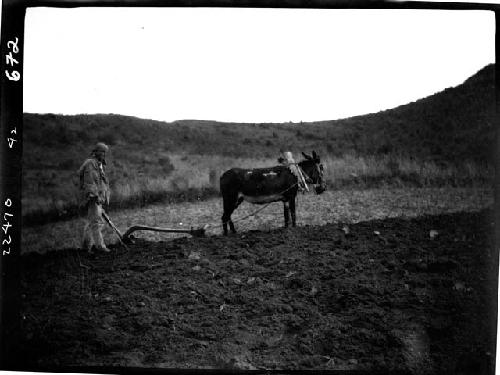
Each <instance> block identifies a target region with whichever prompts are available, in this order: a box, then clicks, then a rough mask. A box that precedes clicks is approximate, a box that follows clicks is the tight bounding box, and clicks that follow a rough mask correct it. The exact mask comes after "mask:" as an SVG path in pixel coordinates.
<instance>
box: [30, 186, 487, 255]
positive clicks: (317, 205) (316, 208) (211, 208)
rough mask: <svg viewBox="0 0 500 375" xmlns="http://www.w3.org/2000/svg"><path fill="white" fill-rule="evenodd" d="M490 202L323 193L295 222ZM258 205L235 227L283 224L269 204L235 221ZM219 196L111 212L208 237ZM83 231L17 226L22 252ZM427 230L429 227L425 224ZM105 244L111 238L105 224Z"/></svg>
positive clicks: (123, 220)
mask: <svg viewBox="0 0 500 375" xmlns="http://www.w3.org/2000/svg"><path fill="white" fill-rule="evenodd" d="M492 204H493V191H492V190H491V189H487V188H405V189H368V190H338V191H327V192H325V193H324V194H322V195H319V196H317V195H314V194H312V193H310V194H305V195H299V196H298V208H297V221H298V225H321V224H325V223H332V222H333V223H335V222H345V223H354V222H359V221H367V220H373V219H382V218H387V217H416V216H421V215H424V214H431V215H433V214H440V213H449V212H460V211H477V210H480V209H483V208H485V207H489V206H491V205H492ZM260 207H262V206H257V205H251V204H248V203H243V204H242V205H241V206H240V207H239V208H238V209H237V210H236V211H235V213H234V214H233V220H234V221H235V222H236V227H237V229H238V230H239V231H242V232H244V231H248V230H255V229H258V230H271V229H273V228H279V227H281V226H282V225H283V213H282V212H283V206H282V204H281V203H273V204H271V205H269V206H268V207H266V208H265V209H264V210H262V211H260V212H259V213H258V214H257V215H255V216H252V217H250V218H248V219H246V220H243V221H240V222H237V220H238V218H241V217H243V216H246V215H248V214H250V213H252V212H254V211H255V210H257V209H258V208H260ZM221 215H222V202H221V199H216V198H213V199H209V200H207V201H200V202H184V203H178V204H171V205H166V204H156V205H151V206H149V207H147V208H143V209H126V210H121V211H117V212H114V213H113V214H112V215H111V216H112V220H113V221H114V223H115V224H116V225H117V226H118V228H120V230H122V231H125V230H126V229H128V228H129V227H130V226H132V225H134V224H143V225H149V226H160V227H167V228H190V227H194V228H197V227H201V226H203V225H205V224H209V225H210V227H209V228H208V230H207V234H208V235H220V234H221V225H220V217H221ZM81 229H82V221H81V219H80V220H78V219H75V220H69V221H64V222H57V223H52V224H45V225H39V226H36V227H25V228H23V230H22V251H23V252H29V251H41V252H43V251H46V250H54V249H62V248H77V247H78V246H79V241H80V236H81ZM430 229H432V228H430ZM137 235H138V236H140V237H144V238H147V239H150V240H154V241H159V240H165V239H169V238H173V237H175V236H176V235H173V234H160V233H155V232H138V233H137ZM105 238H106V241H107V242H108V243H114V242H116V237H115V235H114V233H113V232H112V231H111V230H110V229H109V228H107V229H106V233H105Z"/></svg>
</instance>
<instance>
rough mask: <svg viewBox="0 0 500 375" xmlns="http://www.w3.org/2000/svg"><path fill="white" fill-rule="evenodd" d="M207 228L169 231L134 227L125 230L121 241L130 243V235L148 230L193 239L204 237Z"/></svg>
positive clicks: (167, 229)
mask: <svg viewBox="0 0 500 375" xmlns="http://www.w3.org/2000/svg"><path fill="white" fill-rule="evenodd" d="M206 228H207V225H205V226H204V227H202V228H198V229H193V228H191V229H170V228H158V227H148V226H145V225H134V226H132V227H130V228H129V229H127V231H126V232H125V233H124V234H123V239H124V240H127V241H130V235H131V234H132V233H133V232H136V231H138V230H149V231H153V232H165V233H187V234H190V235H191V236H193V237H204V236H205V229H206Z"/></svg>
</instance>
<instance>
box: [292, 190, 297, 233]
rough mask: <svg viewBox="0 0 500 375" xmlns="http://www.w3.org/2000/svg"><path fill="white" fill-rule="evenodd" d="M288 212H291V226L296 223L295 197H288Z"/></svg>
mask: <svg viewBox="0 0 500 375" xmlns="http://www.w3.org/2000/svg"><path fill="white" fill-rule="evenodd" d="M290 213H291V214H292V227H295V226H296V225H297V223H296V216H295V197H293V198H292V199H290Z"/></svg>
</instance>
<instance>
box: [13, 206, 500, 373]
mask: <svg viewBox="0 0 500 375" xmlns="http://www.w3.org/2000/svg"><path fill="white" fill-rule="evenodd" d="M492 221H493V218H492V214H491V213H490V212H489V211H482V212H480V213H452V214H442V215H437V216H422V217H418V218H406V219H403V218H388V219H384V220H373V221H367V222H359V223H354V224H353V223H350V224H344V223H341V222H337V223H334V224H325V225H315V226H307V225H305V226H301V227H298V228H295V229H287V230H285V229H279V228H278V229H276V228H275V229H269V230H260V231H257V230H254V231H249V232H245V233H239V234H237V235H235V236H229V237H227V238H225V237H222V236H219V235H215V236H209V237H206V238H178V239H174V240H169V241H158V242H146V241H145V240H140V241H137V242H136V244H134V245H133V246H131V247H130V249H129V250H128V251H124V250H122V249H115V250H114V251H113V252H112V253H111V254H99V255H97V256H94V257H91V256H89V255H87V254H85V253H81V252H78V251H75V250H63V251H57V252H51V253H48V254H45V255H39V254H30V255H24V256H23V261H22V265H23V272H22V274H23V275H24V277H23V279H22V294H23V299H22V301H23V302H22V304H23V311H22V314H23V330H22V332H21V333H22V339H23V341H24V348H25V361H26V362H25V364H26V366H37V367H38V368H40V369H52V370H54V369H57V368H58V367H59V366H67V365H70V366H87V365H90V366H93V365H97V366H101V365H102V366H122V367H123V366H127V367H131V366H132V367H135V366H145V367H162V368H231V369H332V370H333V369H334V370H337V369H338V370H348V369H356V370H359V369H361V370H363V369H370V370H374V369H380V370H386V369H391V370H409V371H411V372H413V373H416V374H427V373H442V372H443V371H449V372H450V373H456V374H460V373H487V371H488V369H490V368H491V366H492V364H493V360H494V340H495V334H494V326H493V322H494V314H496V311H495V309H494V308H493V305H492V303H493V301H495V300H496V297H495V296H496V293H497V290H496V282H495V277H496V271H495V269H494V265H495V262H494V255H493V251H494V250H493V245H492V241H493V238H492V236H491V232H492V230H493V223H492Z"/></svg>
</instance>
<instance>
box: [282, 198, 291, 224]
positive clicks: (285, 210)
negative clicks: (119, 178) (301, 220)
mask: <svg viewBox="0 0 500 375" xmlns="http://www.w3.org/2000/svg"><path fill="white" fill-rule="evenodd" d="M283 214H284V215H285V228H287V227H288V222H289V221H290V208H289V203H288V202H287V201H285V202H283Z"/></svg>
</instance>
